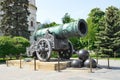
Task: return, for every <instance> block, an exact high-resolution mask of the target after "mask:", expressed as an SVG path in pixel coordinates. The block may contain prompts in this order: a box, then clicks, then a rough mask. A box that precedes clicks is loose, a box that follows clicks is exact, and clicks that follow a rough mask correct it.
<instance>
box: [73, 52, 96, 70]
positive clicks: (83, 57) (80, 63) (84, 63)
mask: <svg viewBox="0 0 120 80" xmlns="http://www.w3.org/2000/svg"><path fill="white" fill-rule="evenodd" d="M77 54H78V59H77V60H73V61H72V62H71V67H74V68H81V67H88V68H89V67H90V63H91V64H92V68H96V67H97V63H96V61H95V60H94V59H89V56H90V55H89V52H88V51H87V50H80V51H78V52H77ZM90 60H91V62H90Z"/></svg>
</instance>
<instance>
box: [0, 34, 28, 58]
mask: <svg viewBox="0 0 120 80" xmlns="http://www.w3.org/2000/svg"><path fill="white" fill-rule="evenodd" d="M29 45H30V43H29V41H28V40H27V39H25V38H23V37H14V38H11V37H9V36H2V37H0V56H1V57H4V56H5V55H9V54H12V55H19V54H20V53H25V52H26V47H27V46H29Z"/></svg>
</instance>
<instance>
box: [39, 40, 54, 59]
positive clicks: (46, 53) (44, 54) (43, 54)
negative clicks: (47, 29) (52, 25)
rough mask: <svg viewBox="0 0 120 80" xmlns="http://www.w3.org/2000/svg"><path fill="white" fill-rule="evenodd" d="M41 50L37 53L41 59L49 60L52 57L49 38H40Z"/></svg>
mask: <svg viewBox="0 0 120 80" xmlns="http://www.w3.org/2000/svg"><path fill="white" fill-rule="evenodd" d="M38 45H39V49H38V50H39V51H38V53H37V57H38V59H39V60H41V61H47V60H49V59H50V55H51V51H52V48H51V45H50V42H49V41H48V40H47V39H41V40H39V44H38Z"/></svg>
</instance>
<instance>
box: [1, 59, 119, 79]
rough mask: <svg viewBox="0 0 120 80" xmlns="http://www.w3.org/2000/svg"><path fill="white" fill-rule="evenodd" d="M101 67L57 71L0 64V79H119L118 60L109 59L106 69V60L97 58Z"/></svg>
mask: <svg viewBox="0 0 120 80" xmlns="http://www.w3.org/2000/svg"><path fill="white" fill-rule="evenodd" d="M99 66H100V67H101V68H97V69H93V73H90V72H89V69H86V68H85V69H84V68H83V69H78V68H77V69H73V68H68V69H66V70H62V71H61V72H57V71H43V70H39V71H34V70H33V69H26V68H23V69H20V68H19V67H14V66H10V67H7V66H6V65H5V64H0V80H119V79H120V60H110V66H111V69H107V60H99Z"/></svg>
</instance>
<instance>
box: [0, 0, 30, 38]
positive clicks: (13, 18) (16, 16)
mask: <svg viewBox="0 0 120 80" xmlns="http://www.w3.org/2000/svg"><path fill="white" fill-rule="evenodd" d="M28 3H29V2H28V0H4V1H2V2H1V3H0V4H1V6H2V8H1V10H2V11H3V15H2V16H3V17H2V20H1V27H0V29H1V30H2V33H3V34H4V35H10V36H23V37H25V38H29V35H30V33H29V31H28V24H27V23H28V21H27V17H28V15H29V11H28V5H29V4H28Z"/></svg>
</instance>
